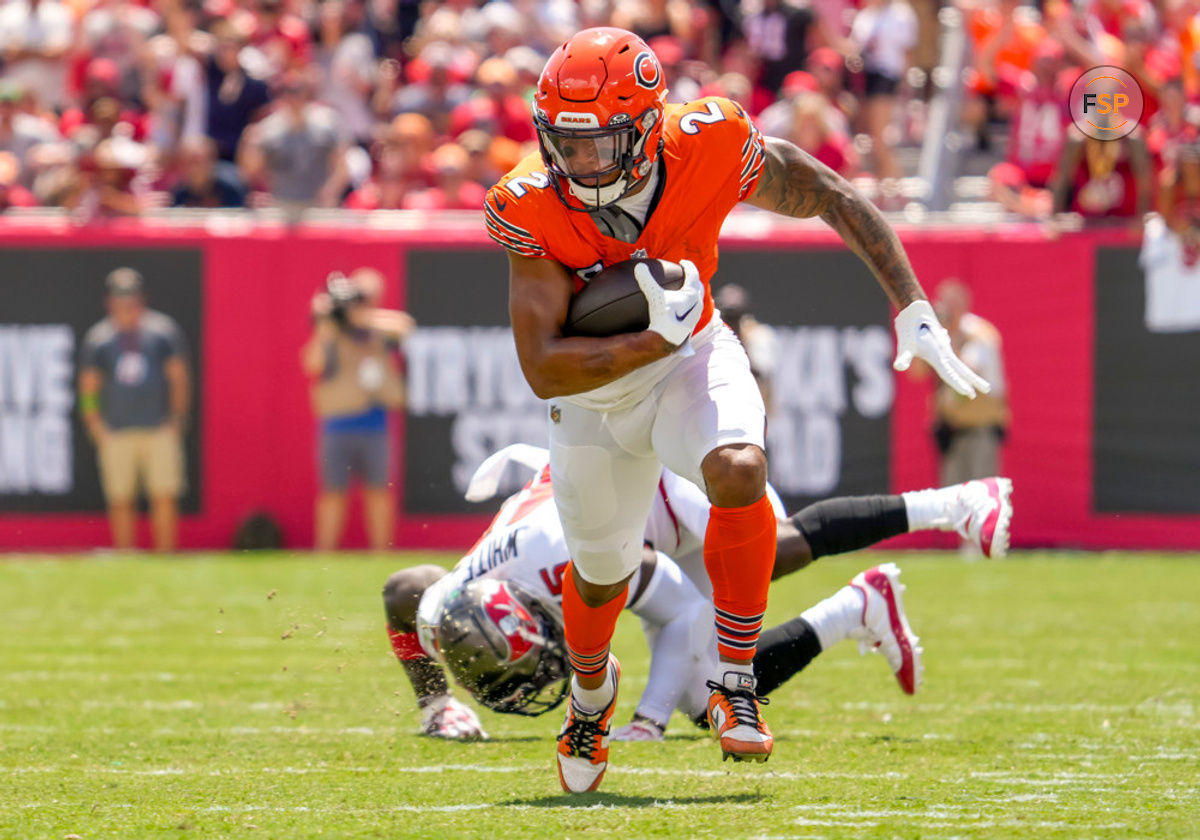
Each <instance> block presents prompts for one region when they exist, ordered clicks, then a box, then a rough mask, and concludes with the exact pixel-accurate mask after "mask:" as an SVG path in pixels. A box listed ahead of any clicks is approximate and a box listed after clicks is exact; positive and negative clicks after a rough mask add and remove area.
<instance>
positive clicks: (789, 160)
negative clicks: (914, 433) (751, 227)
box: [746, 137, 925, 309]
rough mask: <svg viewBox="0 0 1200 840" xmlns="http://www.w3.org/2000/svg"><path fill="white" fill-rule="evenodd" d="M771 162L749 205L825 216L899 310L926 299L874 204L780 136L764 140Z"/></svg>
mask: <svg viewBox="0 0 1200 840" xmlns="http://www.w3.org/2000/svg"><path fill="white" fill-rule="evenodd" d="M763 141H764V142H763V147H764V151H765V152H766V161H765V163H764V165H763V172H762V175H761V176H760V177H759V179H758V184H757V186H756V187H755V189H754V193H753V194H752V195H751V196H750V197H749V198H747V199H746V202H747V203H749V204H753V205H754V206H756V207H762V208H764V209H766V210H774V211H775V212H776V213H782V214H783V215H785V216H795V217H796V218H798V219H807V218H811V217H813V216H820V217H821V218H822V219H823V220H824V221H825V223H826V224H828V225H829V226H830V227H831V228H833V229H834V230H836V231H837V232H838V235H840V236H841V237H842V239H843V240H844V241H845V243H846V244H847V245H849V246H850V249H851V250H853V251H854V253H856V254H858V255H859V257H861V258H862V260H863V262H865V263H866V264H867V265H868V266H870V268H871V271H872V272H873V273H874V274H875V277H876V279H878V280H879V284H880V285H881V286H883V288H884V290H885V291H886V292H887V294H888V297H889V298H891V300H892V303H893V304H894V305H895V307H896V308H897V309H904V307H906V306H908V305H909V304H910V303H912V302H913V301H915V300H924V299H925V293H924V292H923V291H921V284H920V283H918V282H917V276H916V275H915V274H914V273H913V270H912V266H911V265H909V264H908V257H907V256H906V255H905V253H904V247H903V246H902V245H901V244H900V240H899V239H898V238H897V236H896V234H895V232H894V231H893V230H892V229H891V227H890V226H889V225H888V223H887V222H885V221H884V220H883V216H881V215H880V214H879V211H878V210H876V209H875V205H873V204H872V203H871V202H869V201H867V199H865V198H863V196H862V195H861V194H860V193H859V192H858V190H856V189H854V187H852V186H850V183H849V182H848V181H847V180H846V179H845V178H843V177H842V176H840V175H838V174H837V173H836V172H834V171H833V170H832V169H830V168H829V167H828V166H826V165H825V164H823V163H821V162H820V161H819V160H817V159H816V158H814V157H813V156H812V155H810V154H808V153H807V152H805V151H802V150H801V149H799V148H797V147H796V146H794V145H792V144H791V143H789V142H787V141H786V140H780V139H779V138H777V137H764V138H763Z"/></svg>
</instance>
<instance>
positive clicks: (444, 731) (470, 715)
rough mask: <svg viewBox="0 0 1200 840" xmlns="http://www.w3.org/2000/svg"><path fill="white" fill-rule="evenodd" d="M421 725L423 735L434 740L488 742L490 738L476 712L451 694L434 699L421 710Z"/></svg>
mask: <svg viewBox="0 0 1200 840" xmlns="http://www.w3.org/2000/svg"><path fill="white" fill-rule="evenodd" d="M421 724H422V727H423V733H424V734H425V735H429V736H431V737H434V738H452V739H468V738H469V739H479V740H481V741H486V740H487V737H488V734H487V733H486V732H484V731H483V724H481V723H480V722H479V716H478V715H476V714H475V710H474V709H472V708H471V707H470V706H467V705H465V704H463V703H460V702H459V701H457V700H455V699H454V698H453V697H451V696H450V695H449V694H443V695H440V696H438V697H434V698H433V699H432V700H430V701H429V702H428V703H426V704H425V705H424V706H423V707H422V708H421Z"/></svg>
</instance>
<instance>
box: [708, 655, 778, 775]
mask: <svg viewBox="0 0 1200 840" xmlns="http://www.w3.org/2000/svg"><path fill="white" fill-rule="evenodd" d="M707 685H708V687H709V688H710V689H712V693H710V694H709V695H708V725H709V728H710V729H712V732H713V734H714V735H715V736H716V737H717V740H719V741H720V742H721V754H722V756H723V757H722V760H725V759H727V758H732V759H733V760H734V761H766V760H767V759H768V758H770V757H771V750H772V749H774V748H775V736H774V735H772V734H771V730H770V729H769V728H768V727H767V722H766V721H765V720H763V716H762V709H761V706H765V705H766V704H767V702H768V701H767V698H766V697H759V696H757V695H756V694H755V693H754V690H755V688H756V687H757V680H755V679H754V677H753V676H751V675H750V674H746V673H743V672H740V671H726V672H725V676H724V678H723V679H722V680H721V682H715V681H714V680H709V681H708V683H707Z"/></svg>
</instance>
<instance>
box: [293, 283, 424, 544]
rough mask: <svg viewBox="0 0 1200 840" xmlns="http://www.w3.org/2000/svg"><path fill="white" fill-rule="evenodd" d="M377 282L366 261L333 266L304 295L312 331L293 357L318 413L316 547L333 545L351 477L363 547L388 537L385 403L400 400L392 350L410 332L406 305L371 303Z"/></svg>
mask: <svg viewBox="0 0 1200 840" xmlns="http://www.w3.org/2000/svg"><path fill="white" fill-rule="evenodd" d="M382 289H383V284H382V276H381V275H380V274H379V272H377V271H375V270H374V269H369V268H361V269H358V270H357V271H355V272H353V273H352V274H351V275H350V276H349V277H346V276H344V275H342V274H341V273H340V272H334V273H333V274H331V275H330V276H329V278H328V279H327V280H326V289H325V291H323V292H321V293H319V294H317V295H316V296H315V297H314V298H313V302H312V313H313V319H314V328H313V334H312V337H311V338H310V339H309V341H308V343H307V344H305V346H304V348H303V350H302V351H301V362H302V366H303V369H304V372H305V373H306V374H307V375H308V376H309V377H310V378H311V380H312V398H313V408H314V410H315V412H316V414H317V417H318V418H319V420H320V431H319V438H318V446H317V452H318V456H317V461H318V475H319V478H320V485H321V490H320V494H319V496H318V497H317V504H316V541H315V543H316V548H317V549H318V550H320V551H333V550H335V549H336V548H337V547H338V545H339V544H340V543H341V539H342V531H343V529H344V526H345V521H346V502H347V491H348V489H349V486H350V481H351V479H352V478H354V477H357V478H358V479H360V480H361V481H362V483H363V514H364V521H365V524H366V530H367V539H368V542H369V544H370V546H371V548H372V549H374V550H376V551H382V550H384V549H386V548H388V547H389V546H390V545H391V543H392V536H393V529H394V518H395V513H394V508H395V499H394V497H393V494H392V491H391V475H390V473H391V468H392V447H391V443H390V440H389V437H388V411H389V410H393V409H397V408H399V407H400V406H401V405H402V404H403V402H404V381H403V379H402V378H401V375H400V369H399V366H398V364H397V362H396V358H395V351H396V350H397V349H398V346H399V343H400V342H402V341H403V340H404V339H405V338H406V337H407V336H408V335H409V334H410V333H411V332H412V330H413V320H412V318H411V317H409V316H408V315H407V313H404V312H398V311H395V310H389V309H381V308H379V307H378V302H379V299H380V296H381V293H382Z"/></svg>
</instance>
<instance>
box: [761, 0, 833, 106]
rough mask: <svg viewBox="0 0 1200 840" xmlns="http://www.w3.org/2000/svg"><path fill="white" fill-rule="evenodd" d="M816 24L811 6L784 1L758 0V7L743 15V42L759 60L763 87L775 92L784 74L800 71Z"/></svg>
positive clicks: (781, 83) (779, 86)
mask: <svg viewBox="0 0 1200 840" xmlns="http://www.w3.org/2000/svg"><path fill="white" fill-rule="evenodd" d="M816 25H817V16H816V14H815V13H814V12H813V10H812V7H811V6H809V5H808V4H807V3H804V4H800V3H788V2H784V0H761V6H760V7H759V8H758V9H757V10H756V11H753V12H751V13H749V14H748V15H747V16H746V19H745V21H744V23H743V28H744V29H745V32H746V43H747V45H748V46H749V47H750V50H751V51H752V52H753V53H754V54H755V55H757V56H758V57H759V58H760V59H761V60H762V79H761V82H762V84H763V86H764V87H766V88H767V89H768V90H770V91H772V92H775V91H778V90H779V89H780V88H781V87H782V86H783V80H784V78H785V77H786V76H787V74H788V73H792V72H795V71H796V70H800V69H803V67H804V60H805V58H807V56H808V49H809V39H810V37H811V31H812V30H813V29H814V27H815V26H816Z"/></svg>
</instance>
